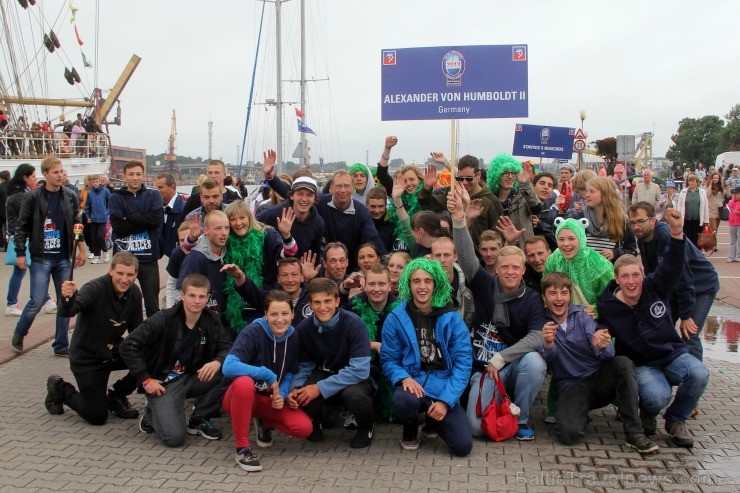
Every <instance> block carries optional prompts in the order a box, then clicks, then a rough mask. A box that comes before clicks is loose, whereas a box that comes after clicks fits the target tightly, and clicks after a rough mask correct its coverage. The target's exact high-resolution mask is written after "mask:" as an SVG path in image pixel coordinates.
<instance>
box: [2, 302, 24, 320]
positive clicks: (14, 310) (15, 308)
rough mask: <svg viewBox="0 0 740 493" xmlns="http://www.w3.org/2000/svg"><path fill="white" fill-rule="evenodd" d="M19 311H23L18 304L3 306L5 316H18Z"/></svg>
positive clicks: (19, 314)
mask: <svg viewBox="0 0 740 493" xmlns="http://www.w3.org/2000/svg"><path fill="white" fill-rule="evenodd" d="M21 313H23V310H22V309H21V306H20V305H18V304H15V305H12V306H8V307H6V308H5V316H6V317H20V316H21Z"/></svg>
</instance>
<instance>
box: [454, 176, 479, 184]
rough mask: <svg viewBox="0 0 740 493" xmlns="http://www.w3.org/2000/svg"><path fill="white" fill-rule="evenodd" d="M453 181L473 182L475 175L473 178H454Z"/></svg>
mask: <svg viewBox="0 0 740 493" xmlns="http://www.w3.org/2000/svg"><path fill="white" fill-rule="evenodd" d="M455 180H457V181H468V182H470V181H473V180H475V175H473V176H456V177H455Z"/></svg>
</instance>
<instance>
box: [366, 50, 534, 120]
mask: <svg viewBox="0 0 740 493" xmlns="http://www.w3.org/2000/svg"><path fill="white" fill-rule="evenodd" d="M381 56H382V60H381V93H382V99H381V119H382V120H439V119H446V120H449V119H452V118H522V117H527V116H529V107H528V94H527V89H528V77H527V45H496V46H437V47H430V48H400V49H388V50H382V52H381Z"/></svg>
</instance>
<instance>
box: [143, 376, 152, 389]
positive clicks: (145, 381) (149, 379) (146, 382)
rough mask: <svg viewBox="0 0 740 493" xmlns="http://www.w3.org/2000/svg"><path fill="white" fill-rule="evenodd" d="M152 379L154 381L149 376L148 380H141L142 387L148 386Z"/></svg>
mask: <svg viewBox="0 0 740 493" xmlns="http://www.w3.org/2000/svg"><path fill="white" fill-rule="evenodd" d="M151 381H152V379H151V378H147V379H146V380H144V381H143V382H141V386H142V387H146V386H147V385H149V382H151Z"/></svg>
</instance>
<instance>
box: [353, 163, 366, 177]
mask: <svg viewBox="0 0 740 493" xmlns="http://www.w3.org/2000/svg"><path fill="white" fill-rule="evenodd" d="M358 171H359V172H360V173H364V174H365V176H367V166H365V165H364V164H362V163H355V164H353V165H352V166H350V167H349V168H347V172H348V173H349V174H350V175H354V174H355V173H357V172H358ZM368 178H370V177H369V176H368Z"/></svg>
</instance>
